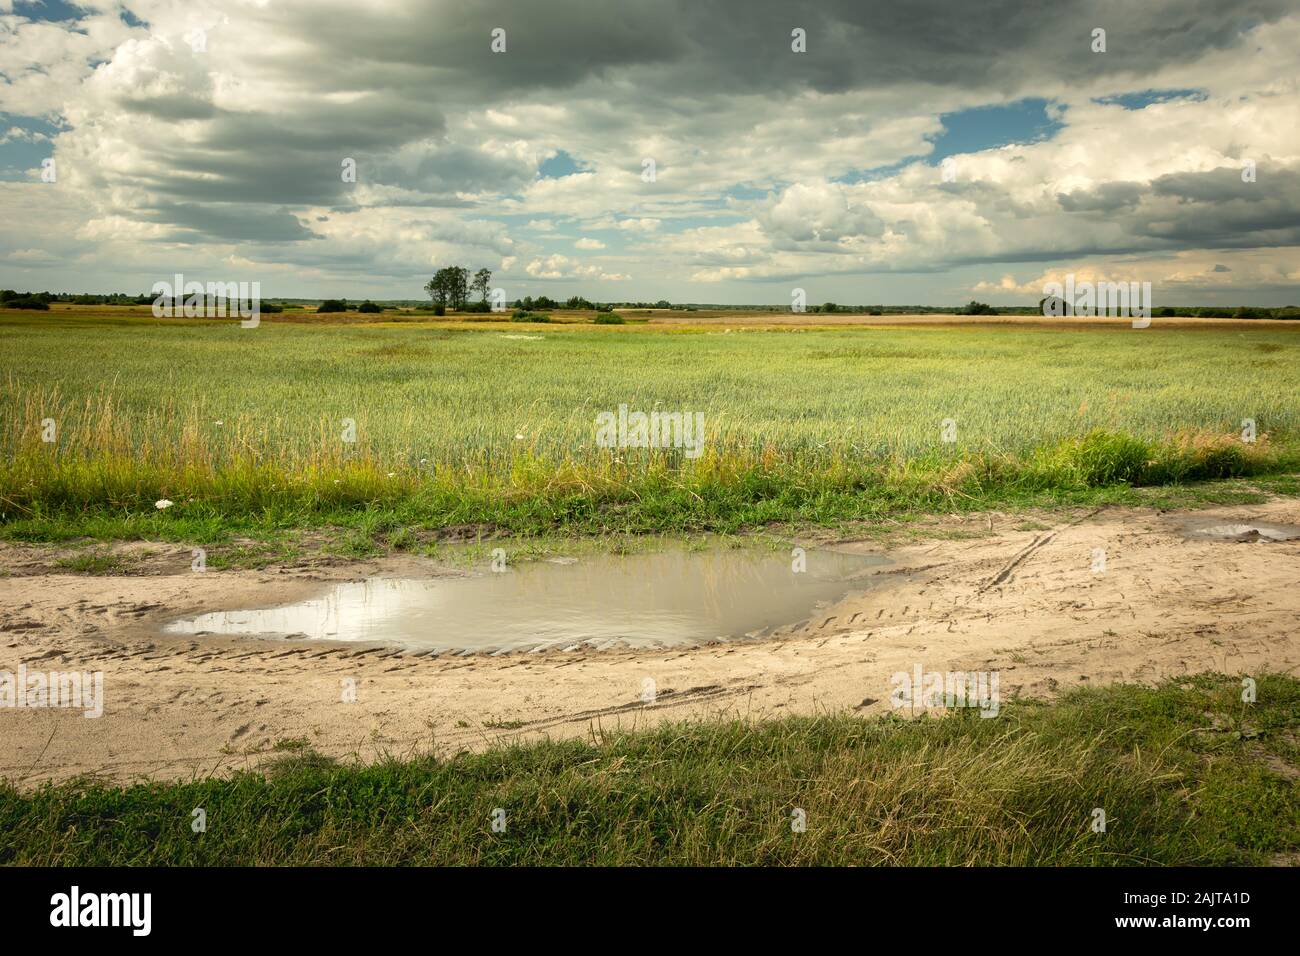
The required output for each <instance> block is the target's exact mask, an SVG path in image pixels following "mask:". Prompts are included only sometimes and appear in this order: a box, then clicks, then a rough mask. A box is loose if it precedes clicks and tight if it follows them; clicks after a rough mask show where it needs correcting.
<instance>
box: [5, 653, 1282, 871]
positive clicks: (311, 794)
mask: <svg viewBox="0 0 1300 956" xmlns="http://www.w3.org/2000/svg"><path fill="white" fill-rule="evenodd" d="M1258 692H1259V697H1258V701H1257V702H1256V703H1254V704H1244V703H1242V701H1241V684H1240V682H1239V681H1238V680H1236V679H1234V678H1230V677H1224V676H1214V675H1202V676H1200V677H1195V678H1185V679H1182V680H1179V681H1172V682H1167V683H1165V684H1164V685H1162V686H1161V687H1159V688H1154V689H1153V688H1146V687H1135V686H1131V685H1130V686H1124V685H1120V686H1113V687H1108V688H1104V689H1096V690H1078V691H1074V692H1073V693H1071V694H1069V695H1068V696H1066V697H1065V698H1064V699H1063V700H1061V701H1059V702H1057V703H1054V704H1042V703H1035V702H1030V701H1025V702H1016V703H1013V704H1008V705H1006V706H1005V707H1004V708H1003V710H1002V712H1001V714H1000V719H998V720H982V719H980V718H979V717H977V716H957V717H950V718H946V719H928V718H920V719H904V718H900V717H885V718H879V719H875V720H863V719H861V718H857V717H853V716H822V717H789V718H784V719H781V720H774V721H765V722H760V723H751V722H745V721H739V720H733V721H721V722H704V723H683V724H671V725H666V726H664V727H660V728H658V729H655V730H650V731H640V732H634V733H608V734H604V735H602V736H601V737H600V738H599V739H594V740H591V741H582V740H571V741H562V742H557V741H546V742H540V743H532V744H524V745H514V746H509V745H503V746H498V747H494V748H493V749H490V750H488V751H487V752H485V753H481V754H469V753H463V754H459V755H456V756H453V757H448V758H446V759H436V758H433V757H420V758H416V759H408V760H390V761H382V762H380V763H378V764H375V765H373V766H358V765H355V764H336V763H334V762H333V761H330V760H328V759H326V758H324V757H321V756H319V755H317V754H313V753H312V752H311V751H310V750H308V749H306V744H305V741H302V742H295V741H285V742H284V745H283V746H282V747H281V750H282V751H283V753H284V754H285V756H284V757H283V758H282V759H281V761H280V762H279V763H278V764H277V765H275V766H274V767H272V768H271V769H270V770H269V772H267V773H265V774H261V773H251V772H245V773H240V774H237V775H236V776H234V777H231V778H228V779H216V778H208V779H203V780H196V781H192V782H185V783H172V784H140V785H137V786H133V787H125V788H122V787H112V786H105V785H103V784H96V783H94V782H93V781H89V782H88V781H73V782H69V783H65V784H60V785H57V786H49V785H47V786H45V787H42V788H40V789H37V790H34V791H29V792H26V793H20V792H19V791H18V790H17V789H15V788H14V787H12V786H10V785H6V784H0V864H20V865H34V866H59V865H77V866H124V865H130V866H137V865H139V866H174V865H282V864H288V865H349V864H359V865H394V864H432V865H457V864H469V865H474V864H494V865H521V864H523V865H527V864H532V865H539V864H540V865H549V864H567V865H585V864H600V865H620V864H641V865H715V864H746V865H818V864H820V865H845V864H864V865H912V866H926V865H1019V866H1072V865H1073V866H1081V865H1135V864H1147V865H1232V864H1237V865H1240V864H1255V865H1258V864H1265V863H1275V862H1284V861H1286V860H1292V859H1294V854H1296V852H1297V851H1300V788H1297V787H1296V786H1295V780H1294V773H1295V767H1296V764H1297V759H1300V753H1298V752H1297V747H1296V731H1297V729H1298V728H1300V681H1296V680H1295V679H1294V678H1291V677H1287V676H1282V675H1272V676H1270V675H1262V676H1261V677H1260V680H1259V683H1258ZM196 808H202V809H203V810H204V812H205V814H206V827H207V828H206V830H205V831H204V832H202V833H196V832H195V831H194V829H193V828H192V822H193V820H194V810H195V809H196ZM498 808H499V809H501V810H503V811H504V812H505V817H504V822H505V829H504V831H494V830H493V829H492V821H493V814H494V811H496V810H498ZM796 809H798V810H803V811H804V822H805V824H806V828H805V829H804V830H803V831H802V832H797V831H796V830H795V828H794V827H793V826H792V825H791V821H792V819H793V817H794V811H795V810H796ZM1098 809H1101V810H1103V811H1104V812H1105V824H1106V826H1105V831H1104V832H1098V831H1097V830H1096V829H1094V826H1093V824H1094V821H1096V820H1098V817H1097V816H1096V812H1095V811H1096V810H1098Z"/></svg>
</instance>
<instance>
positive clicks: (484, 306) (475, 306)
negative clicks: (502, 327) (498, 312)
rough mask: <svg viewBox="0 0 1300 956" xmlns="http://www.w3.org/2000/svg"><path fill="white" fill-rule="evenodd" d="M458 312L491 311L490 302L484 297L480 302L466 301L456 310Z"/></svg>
mask: <svg viewBox="0 0 1300 956" xmlns="http://www.w3.org/2000/svg"><path fill="white" fill-rule="evenodd" d="M458 311H460V312H491V311H492V304H491V303H490V302H488V301H487V299H484V300H483V301H482V302H466V303H465V304H464V305H463V306H461V307H460V309H459V310H458Z"/></svg>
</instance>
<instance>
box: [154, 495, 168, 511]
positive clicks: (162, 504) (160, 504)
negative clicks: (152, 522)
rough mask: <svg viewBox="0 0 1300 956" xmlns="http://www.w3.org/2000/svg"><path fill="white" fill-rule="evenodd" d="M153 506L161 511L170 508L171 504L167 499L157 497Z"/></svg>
mask: <svg viewBox="0 0 1300 956" xmlns="http://www.w3.org/2000/svg"><path fill="white" fill-rule="evenodd" d="M153 506H154V507H155V508H157V509H158V510H159V511H162V510H163V509H164V508H170V507H171V506H172V503H171V502H170V501H168V500H167V499H166V498H159V499H158V500H157V501H155V502H154V503H153Z"/></svg>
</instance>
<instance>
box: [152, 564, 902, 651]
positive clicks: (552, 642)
mask: <svg viewBox="0 0 1300 956" xmlns="http://www.w3.org/2000/svg"><path fill="white" fill-rule="evenodd" d="M885 563H886V561H885V559H884V558H882V557H880V556H879V555H863V554H848V553H844V552H840V551H828V550H808V551H807V553H806V564H807V569H806V570H805V571H802V572H799V573H795V572H794V571H793V570H792V569H791V557H790V552H789V551H777V552H771V551H757V550H752V549H725V550H724V549H713V550H707V551H687V550H669V551H660V552H654V553H648V554H633V555H596V556H592V557H584V558H581V559H580V560H577V561H574V560H572V559H559V560H556V561H535V562H529V563H525V564H521V565H518V566H516V567H511V568H510V569H509V570H508V571H505V572H503V573H499V574H494V573H490V572H489V573H481V574H474V575H467V576H464V577H443V578H429V579H413V578H371V579H369V580H366V581H355V582H348V583H345V584H338V585H334V586H333V587H331V588H330V590H329V591H328V592H327V593H326V594H325V595H324V596H322V597H318V598H314V599H312V600H308V601H303V602H301V603H298V604H290V605H287V606H284V607H275V608H266V609H261V610H242V611H215V612H212V613H210V614H202V615H200V616H198V617H196V618H192V619H189V620H183V621H176V622H174V623H172V624H169V625H167V626H166V627H165V628H164V631H165V632H166V633H169V634H237V635H247V636H254V635H256V636H275V637H296V638H303V637H305V638H309V639H320V640H330V641H359V642H376V643H386V644H394V645H398V646H401V647H404V648H407V649H410V650H423V651H433V652H437V653H442V652H460V653H476V652H493V653H496V652H506V651H518V650H543V649H547V648H576V647H581V646H593V647H598V648H601V647H615V646H627V647H669V646H681V645H690V644H700V643H704V642H707V641H713V640H738V639H743V638H753V637H762V636H764V635H766V634H770V633H771V632H772V631H773V630H775V629H777V628H781V627H785V626H787V625H791V624H797V623H800V622H802V621H803V620H805V619H806V618H808V617H809V616H811V615H812V613H813V612H814V611H815V610H816V609H817V608H818V607H819V606H820V605H824V604H827V603H829V602H833V601H837V600H839V599H840V598H842V597H844V596H845V595H846V594H848V593H849V592H850V591H854V590H863V589H864V588H865V587H866V586H867V585H866V582H865V579H866V577H867V576H868V575H869V573H870V569H872V568H874V567H878V566H879V565H882V564H885Z"/></svg>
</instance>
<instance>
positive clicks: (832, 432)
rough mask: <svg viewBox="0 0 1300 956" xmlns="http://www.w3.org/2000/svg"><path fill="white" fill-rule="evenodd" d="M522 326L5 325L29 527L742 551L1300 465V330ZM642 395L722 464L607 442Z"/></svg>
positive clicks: (9, 425)
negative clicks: (599, 436)
mask: <svg viewBox="0 0 1300 956" xmlns="http://www.w3.org/2000/svg"><path fill="white" fill-rule="evenodd" d="M510 328H511V326H510V325H509V324H504V325H502V324H501V323H498V324H496V325H495V326H491V325H488V324H484V323H461V324H459V325H457V324H455V323H446V322H444V323H436V324H435V323H422V322H417V321H408V322H403V323H382V322H379V323H373V324H363V325H354V324H324V325H304V324H295V323H287V322H279V323H277V322H275V321H272V320H271V319H270V318H267V319H265V320H264V321H263V323H262V325H261V326H260V327H259V328H257V329H241V328H239V327H238V324H237V323H230V322H226V323H222V322H202V321H194V320H189V321H184V320H174V321H168V320H154V319H152V318H151V317H147V316H146V317H141V316H135V315H130V314H123V315H116V316H101V315H95V314H85V315H82V314H80V313H76V312H58V313H55V312H51V313H49V314H48V315H46V314H41V315H39V316H37V315H34V314H25V313H24V314H0V348H3V349H4V350H5V354H6V356H7V358H8V362H7V366H6V368H7V373H6V376H5V378H4V379H3V380H2V381H0V385H2V387H0V534H5V535H8V536H19V537H42V536H45V537H50V536H57V535H59V534H65V533H66V534H72V533H86V534H94V533H95V532H94V531H92V530H91V529H95V528H98V529H100V531H101V532H102V531H104V530H105V529H108V528H117V529H119V530H121V531H123V532H124V533H128V534H135V533H137V532H136V531H134V530H131V529H138V531H139V533H146V532H148V533H156V532H159V531H161V532H162V533H163V534H164V535H165V534H166V533H167V530H166V529H167V527H169V523H170V526H176V527H181V526H183V527H185V528H186V529H187V530H190V531H192V530H194V529H196V528H198V529H200V530H201V529H202V528H204V527H206V528H208V529H210V530H211V531H212V532H213V533H230V532H232V531H234V530H236V529H249V528H254V529H258V530H260V531H271V530H275V529H279V528H284V527H291V526H296V527H313V526H320V525H322V524H325V523H337V522H342V523H344V524H352V523H358V522H362V523H364V522H367V521H372V522H379V523H384V524H391V523H394V522H396V523H400V524H402V525H406V526H410V527H415V528H444V527H454V526H459V525H478V526H483V527H489V528H501V529H502V530H506V531H510V532H512V533H517V534H519V533H523V534H533V533H544V532H549V531H559V532H580V533H601V532H607V531H625V532H630V533H640V532H645V531H665V532H680V531H735V530H738V529H741V528H745V527H752V526H755V525H761V524H765V523H770V522H785V523H790V524H795V525H832V524H835V523H837V522H843V521H855V520H874V519H878V518H880V517H881V516H897V515H900V514H905V513H907V512H909V511H935V510H961V509H965V508H972V507H993V506H998V505H1001V504H1006V503H1017V504H1025V505H1030V506H1032V505H1035V504H1054V503H1088V502H1089V501H1093V500H1097V498H1098V497H1099V496H1100V497H1102V498H1105V499H1107V500H1121V499H1123V498H1124V497H1125V495H1126V494H1127V490H1128V489H1130V488H1133V487H1143V486H1148V487H1149V486H1169V487H1178V486H1183V485H1186V484H1187V483H1190V482H1199V481H1205V480H1211V479H1218V478H1230V477H1239V476H1252V477H1257V478H1274V479H1279V480H1282V479H1286V478H1287V477H1288V476H1294V474H1295V473H1296V472H1298V471H1300V427H1298V426H1300V408H1298V407H1297V404H1296V402H1295V395H1296V394H1297V386H1298V385H1300V362H1297V361H1296V357H1297V356H1300V327H1298V328H1297V329H1295V330H1294V331H1293V330H1289V329H1281V330H1278V329H1259V330H1254V329H1252V330H1250V331H1248V332H1241V331H1229V330H1224V329H1221V328H1214V329H1188V328H1164V329H1162V328H1159V327H1157V326H1153V327H1152V328H1151V329H1147V330H1143V331H1134V330H1131V329H1126V328H1122V327H1121V328H1093V327H1087V328H1079V329H1071V328H1066V329H1060V328H1038V327H1016V326H1008V327H997V326H988V327H979V328H966V327H961V326H955V327H951V326H946V327H914V328H908V329H888V328H885V329H881V328H861V327H858V328H854V327H845V328H842V329H838V330H823V331H808V330H802V329H793V330H792V329H767V330H757V329H747V330H744V331H737V332H736V334H728V333H727V332H726V331H724V330H722V329H720V328H717V327H712V328H711V327H708V326H703V325H702V326H698V327H696V326H686V327H672V328H649V327H637V326H632V325H628V326H608V327H596V326H593V325H591V324H583V325H573V324H566V325H565V326H564V327H563V328H562V329H559V328H556V329H553V328H550V327H548V328H535V329H532V330H528V332H527V334H511V333H510V331H509V330H510ZM88 354H90V355H95V356H98V357H99V358H98V360H97V361H95V362H86V361H85V356H86V355H88ZM1209 381H1212V382H1213V387H1212V388H1209V387H1206V385H1207V382H1209ZM624 404H625V405H627V406H628V407H629V408H630V409H632V410H643V411H651V410H655V409H659V410H664V411H700V412H702V413H703V414H704V416H705V433H706V444H705V447H704V452H703V454H702V455H701V456H700V457H699V458H697V459H694V460H692V459H688V458H686V457H685V456H684V455H683V454H682V452H681V450H674V449H667V450H656V449H637V448H616V449H607V448H599V447H596V444H595V440H594V432H595V429H594V420H595V415H596V413H597V412H600V411H605V410H616V409H617V408H618V407H619V406H620V405H624ZM1245 418H1250V419H1253V420H1254V421H1255V422H1256V426H1257V429H1258V432H1259V438H1258V440H1257V441H1255V442H1253V443H1246V442H1243V441H1242V440H1241V439H1240V437H1239V435H1240V432H1241V427H1242V426H1241V422H1242V420H1243V419H1245ZM948 419H950V420H952V421H953V422H955V423H956V424H955V439H956V440H955V441H953V442H945V441H942V440H941V427H942V423H943V422H944V421H945V420H948ZM49 423H53V428H54V437H55V439H56V440H55V441H53V442H44V441H42V440H41V438H42V433H43V432H45V433H46V434H48V427H49ZM353 435H354V437H355V441H349V440H345V436H346V437H353ZM162 498H166V499H168V500H171V501H174V502H175V504H174V506H172V507H171V508H170V509H168V510H167V511H166V512H165V513H160V512H155V509H154V507H153V505H154V502H155V501H157V500H159V499H162Z"/></svg>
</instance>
